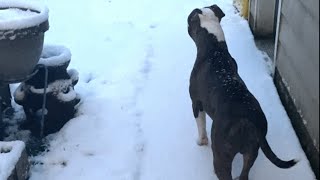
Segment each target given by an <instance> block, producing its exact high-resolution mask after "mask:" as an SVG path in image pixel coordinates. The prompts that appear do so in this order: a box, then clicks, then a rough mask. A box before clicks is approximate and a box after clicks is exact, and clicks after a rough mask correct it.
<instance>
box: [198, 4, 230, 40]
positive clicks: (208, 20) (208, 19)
mask: <svg viewBox="0 0 320 180" xmlns="http://www.w3.org/2000/svg"><path fill="white" fill-rule="evenodd" d="M201 11H202V14H199V18H200V26H201V27H202V28H205V29H206V30H207V31H208V32H209V33H211V34H213V35H215V36H216V38H217V40H218V42H221V41H225V38H224V33H223V31H222V28H221V25H220V22H219V18H218V17H217V16H216V15H215V14H214V12H213V11H212V10H211V9H209V8H203V9H201Z"/></svg>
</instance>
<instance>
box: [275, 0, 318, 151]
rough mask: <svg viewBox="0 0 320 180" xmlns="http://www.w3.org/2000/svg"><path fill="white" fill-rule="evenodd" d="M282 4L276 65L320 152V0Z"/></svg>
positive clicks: (304, 0)
mask: <svg viewBox="0 0 320 180" xmlns="http://www.w3.org/2000/svg"><path fill="white" fill-rule="evenodd" d="M280 3H281V4H280V8H281V11H280V12H281V13H280V14H279V27H278V34H277V37H278V39H276V51H275V52H276V55H275V57H276V66H277V69H278V71H279V74H280V75H281V77H282V78H283V81H284V82H285V83H286V85H287V87H288V91H289V93H290V95H291V97H292V98H293V99H294V103H295V105H296V107H297V109H298V110H299V113H300V114H301V116H302V118H303V119H304V124H305V126H306V128H307V129H308V131H309V134H310V135H311V137H312V138H313V141H314V145H315V146H316V148H317V150H318V151H319V0H294V1H293V0H282V1H280Z"/></svg>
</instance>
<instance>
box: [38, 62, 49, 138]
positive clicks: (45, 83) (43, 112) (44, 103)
mask: <svg viewBox="0 0 320 180" xmlns="http://www.w3.org/2000/svg"><path fill="white" fill-rule="evenodd" d="M39 68H43V69H44V87H43V101H42V114H41V121H40V126H41V127H40V128H41V129H40V137H41V138H42V137H43V128H44V116H45V114H46V113H47V112H46V103H47V87H48V68H47V66H45V65H41V64H39Z"/></svg>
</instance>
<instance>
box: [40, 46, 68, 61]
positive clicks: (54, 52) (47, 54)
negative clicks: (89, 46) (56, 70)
mask: <svg viewBox="0 0 320 180" xmlns="http://www.w3.org/2000/svg"><path fill="white" fill-rule="evenodd" d="M70 60H71V52H70V50H69V49H68V48H66V47H64V46H61V45H48V44H45V45H44V46H43V50H42V53H41V58H40V60H39V63H38V64H44V65H46V66H59V65H63V64H65V63H68V62H69V61H70Z"/></svg>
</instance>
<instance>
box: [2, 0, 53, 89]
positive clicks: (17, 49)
mask: <svg viewBox="0 0 320 180" xmlns="http://www.w3.org/2000/svg"><path fill="white" fill-rule="evenodd" d="M48 29H49V23H48V9H47V8H46V7H45V6H40V5H38V4H34V3H31V2H28V1H4V2H0V84H9V83H13V82H21V81H23V80H25V79H27V78H28V76H29V75H30V74H32V72H33V71H34V70H35V67H36V64H37V63H38V61H39V58H40V55H41V51H42V47H43V39H44V33H45V31H47V30H48Z"/></svg>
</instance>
